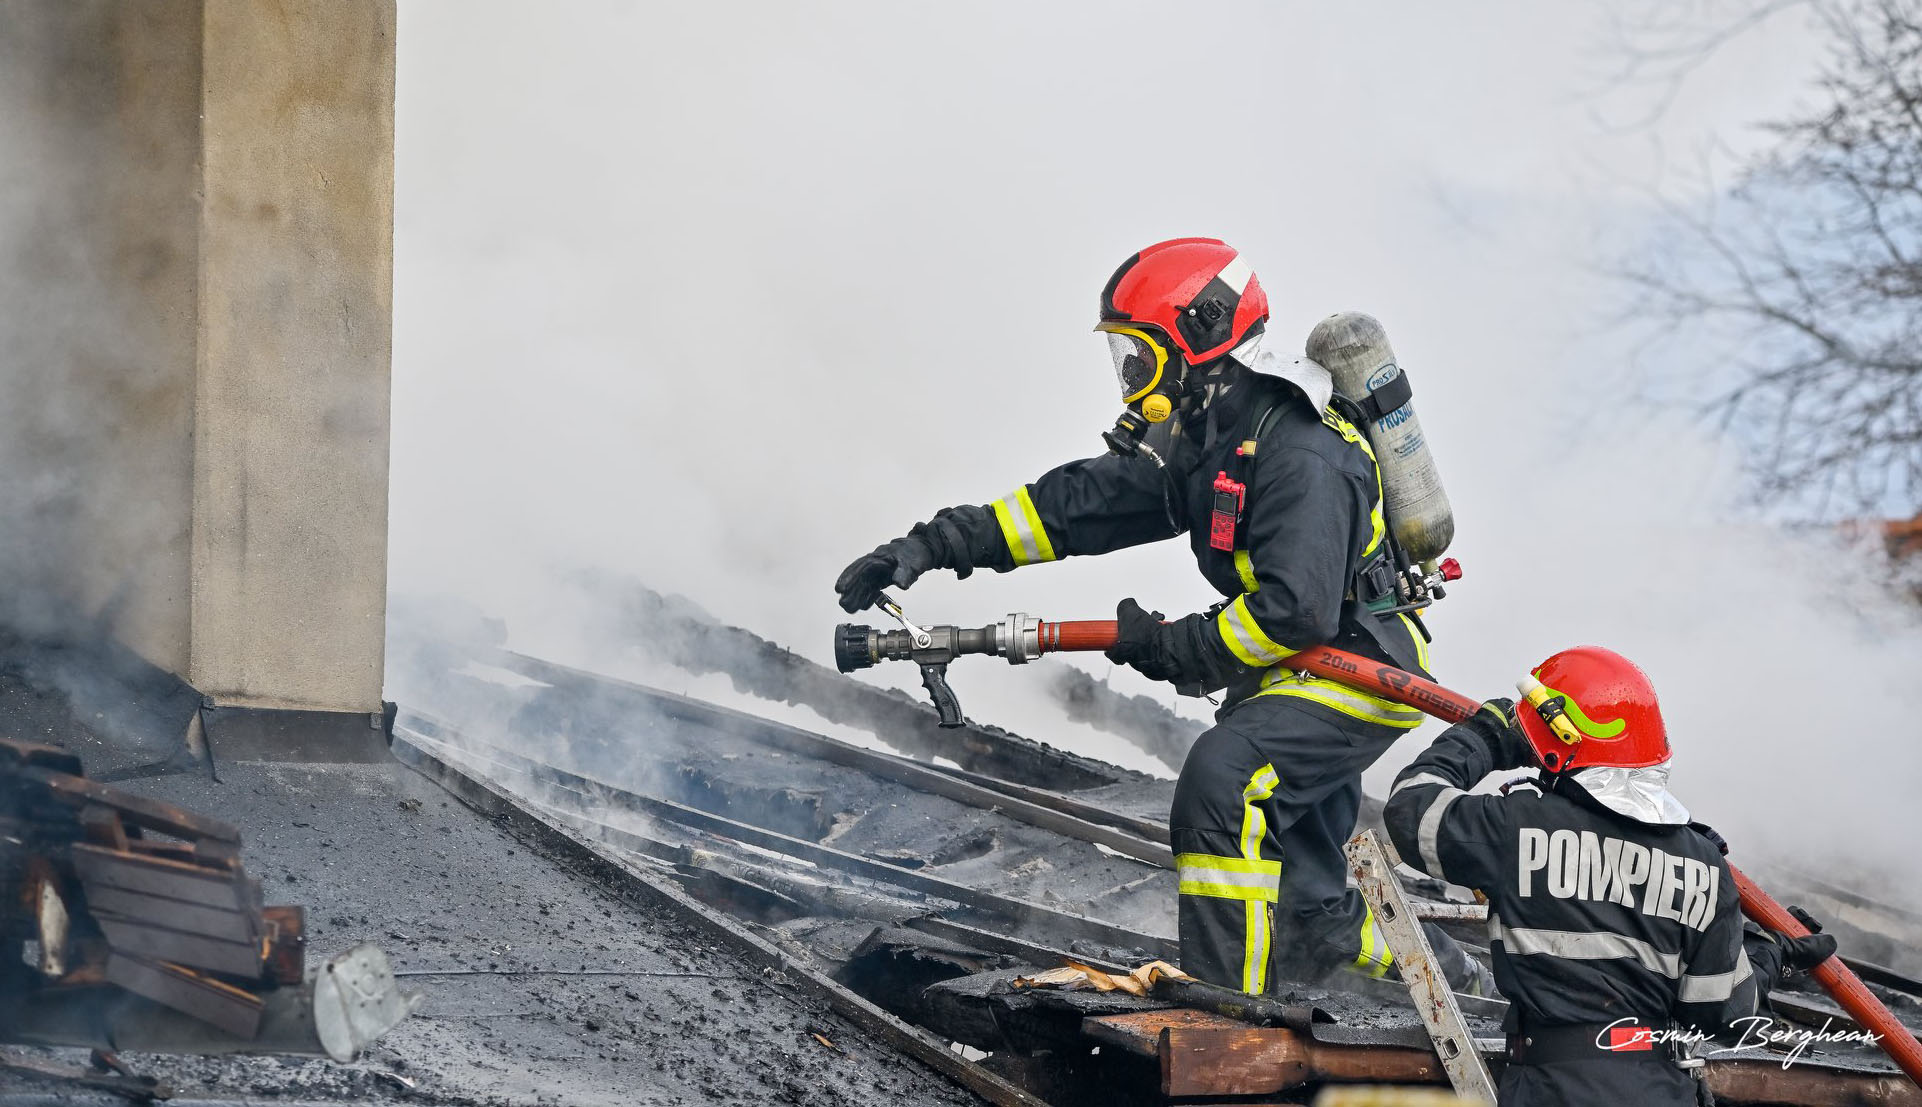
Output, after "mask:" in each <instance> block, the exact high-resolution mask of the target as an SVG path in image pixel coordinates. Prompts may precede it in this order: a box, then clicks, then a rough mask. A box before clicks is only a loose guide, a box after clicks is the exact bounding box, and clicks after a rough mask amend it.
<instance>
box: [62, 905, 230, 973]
mask: <svg viewBox="0 0 1922 1107" xmlns="http://www.w3.org/2000/svg"><path fill="white" fill-rule="evenodd" d="M93 921H94V922H96V923H98V924H99V925H100V932H101V933H102V934H105V935H106V936H107V945H108V946H110V947H112V949H113V951H114V952H115V953H122V952H125V953H131V954H133V955H134V956H136V957H140V958H143V959H146V960H152V961H168V962H171V963H173V964H176V965H185V966H187V967H188V968H194V969H206V970H207V971H209V972H218V973H226V974H227V975H229V976H239V977H245V978H246V979H249V980H258V979H259V978H260V975H261V971H262V968H263V964H264V960H265V953H266V950H265V947H264V946H263V944H262V943H261V942H260V941H259V940H254V941H248V942H225V941H221V940H220V939H218V938H209V937H207V936H206V935H204V934H194V933H191V932H189V931H185V930H169V929H168V928H166V927H164V926H154V925H151V924H149V923H147V922H144V921H142V920H139V919H129V918H123V917H121V916H119V915H110V914H108V913H106V912H104V911H95V912H93Z"/></svg>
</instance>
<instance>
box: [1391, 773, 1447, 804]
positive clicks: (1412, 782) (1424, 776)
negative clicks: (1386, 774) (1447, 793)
mask: <svg viewBox="0 0 1922 1107" xmlns="http://www.w3.org/2000/svg"><path fill="white" fill-rule="evenodd" d="M1423 784H1439V785H1441V786H1442V787H1444V788H1448V787H1451V785H1450V784H1449V783H1448V782H1447V781H1446V780H1443V779H1442V778H1441V777H1438V776H1436V775H1435V774H1434V773H1416V774H1415V775H1414V776H1411V777H1409V778H1408V779H1407V780H1397V781H1396V782H1395V786H1394V787H1393V788H1390V789H1389V790H1388V798H1389V799H1393V798H1395V794H1396V793H1397V792H1400V791H1401V790H1402V789H1403V788H1418V787H1420V786H1421V785H1423Z"/></svg>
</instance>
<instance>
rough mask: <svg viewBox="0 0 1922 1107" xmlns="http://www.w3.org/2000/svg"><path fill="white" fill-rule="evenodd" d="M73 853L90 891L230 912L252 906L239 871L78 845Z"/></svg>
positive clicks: (73, 848)
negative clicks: (119, 891)
mask: <svg viewBox="0 0 1922 1107" xmlns="http://www.w3.org/2000/svg"><path fill="white" fill-rule="evenodd" d="M71 852H72V856H73V867H74V868H75V869H76V870H78V871H79V873H80V879H81V882H82V883H83V884H86V885H87V886H88V887H89V889H90V890H91V887H92V886H93V885H96V884H100V885H107V886H110V887H114V888H124V889H126V890H127V891H130V892H144V893H146V894H147V895H150V896H163V897H165V898H167V899H179V900H186V901H187V902H189V903H198V904H202V905H204V906H207V907H221V908H226V909H227V910H245V909H246V908H248V907H249V906H251V904H250V902H249V899H250V894H249V889H248V888H247V887H246V885H247V881H246V880H245V879H244V876H243V874H242V873H241V872H240V871H239V870H238V869H231V870H228V871H226V872H215V871H211V870H208V869H205V868H202V867H200V866H198V865H187V864H183V863H181V862H179V861H168V860H165V859H163V858H158V857H141V856H137V855H135V854H131V853H119V852H116V851H114V850H107V849H101V848H100V847H99V846H90V845H87V844H85V843H83V842H76V843H74V845H73V847H72V851H71Z"/></svg>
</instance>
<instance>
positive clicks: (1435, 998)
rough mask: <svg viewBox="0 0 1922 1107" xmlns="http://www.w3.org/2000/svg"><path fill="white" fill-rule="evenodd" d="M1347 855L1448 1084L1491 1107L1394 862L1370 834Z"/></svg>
mask: <svg viewBox="0 0 1922 1107" xmlns="http://www.w3.org/2000/svg"><path fill="white" fill-rule="evenodd" d="M1346 852H1347V854H1348V869H1349V871H1350V872H1352V873H1353V874H1354V876H1355V882H1356V883H1357V884H1358V885H1359V886H1360V889H1361V895H1362V898H1363V899H1364V900H1366V901H1367V902H1368V908H1369V910H1371V911H1373V912H1374V913H1375V926H1376V928H1377V929H1378V930H1379V931H1380V932H1381V935H1382V937H1383V938H1384V939H1385V940H1386V941H1387V942H1388V951H1389V952H1390V953H1391V954H1393V955H1394V958H1395V964H1396V965H1397V966H1399V968H1400V969H1401V979H1402V983H1404V984H1406V985H1407V986H1408V995H1409V997H1410V998H1412V999H1413V1000H1414V1001H1415V1011H1416V1013H1417V1014H1419V1015H1420V1016H1421V1021H1422V1025H1423V1026H1425V1027H1427V1029H1428V1037H1429V1038H1430V1040H1432V1041H1433V1042H1434V1043H1435V1054H1436V1056H1438V1057H1440V1058H1441V1063H1442V1069H1443V1070H1444V1071H1446V1072H1447V1073H1448V1082H1449V1083H1450V1084H1452V1085H1454V1088H1455V1094H1456V1095H1458V1096H1460V1097H1462V1098H1463V1099H1471V1100H1480V1101H1482V1102H1484V1103H1489V1104H1493V1103H1494V1102H1495V1082H1494V1080H1493V1079H1492V1078H1490V1077H1489V1075H1488V1066H1487V1065H1484V1064H1483V1063H1482V1057H1481V1054H1480V1053H1479V1052H1478V1051H1477V1050H1476V1048H1475V1038H1474V1036H1473V1035H1472V1034H1470V1033H1469V1032H1468V1024H1467V1023H1465V1022H1463V1021H1462V1012H1461V1006H1460V1005H1459V1004H1457V1003H1456V1002H1455V993H1454V991H1453V990H1452V989H1451V988H1449V986H1448V981H1447V979H1446V978H1444V977H1443V976H1442V974H1441V970H1440V969H1437V968H1436V967H1435V951H1434V950H1432V949H1430V948H1429V946H1428V938H1427V936H1426V935H1424V934H1423V933H1422V929H1421V923H1420V921H1419V920H1418V919H1417V918H1416V917H1415V911H1414V908H1412V907H1411V906H1409V903H1408V899H1407V897H1406V896H1404V895H1403V894H1402V890H1401V882H1400V881H1398V880H1396V879H1395V861H1394V858H1393V856H1392V855H1391V854H1390V852H1389V850H1388V849H1387V848H1386V847H1385V846H1383V845H1382V843H1381V840H1380V839H1378V838H1376V837H1375V832H1374V831H1372V830H1364V831H1362V832H1361V833H1360V834H1357V835H1355V836H1354V837H1353V838H1350V839H1349V840H1348V846H1347V850H1346Z"/></svg>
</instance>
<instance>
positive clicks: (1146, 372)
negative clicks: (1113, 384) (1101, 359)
mask: <svg viewBox="0 0 1922 1107" xmlns="http://www.w3.org/2000/svg"><path fill="white" fill-rule="evenodd" d="M1104 333H1105V334H1106V335H1107V338H1108V354H1109V356H1110V357H1112V358H1113V359H1114V372H1115V379H1116V380H1117V381H1119V382H1120V384H1121V402H1122V403H1133V402H1134V401H1135V400H1138V399H1140V398H1141V397H1143V396H1146V395H1147V394H1148V393H1149V392H1150V391H1152V390H1153V389H1154V386H1155V385H1157V384H1159V383H1160V382H1161V375H1162V372H1163V371H1164V370H1165V369H1166V368H1167V365H1168V352H1167V351H1166V350H1164V349H1162V347H1161V344H1160V343H1158V342H1156V341H1155V340H1154V339H1153V338H1152V337H1150V336H1149V335H1148V333H1147V332H1146V331H1138V330H1135V329H1133V328H1129V329H1127V330H1111V331H1106V332H1104Z"/></svg>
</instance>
